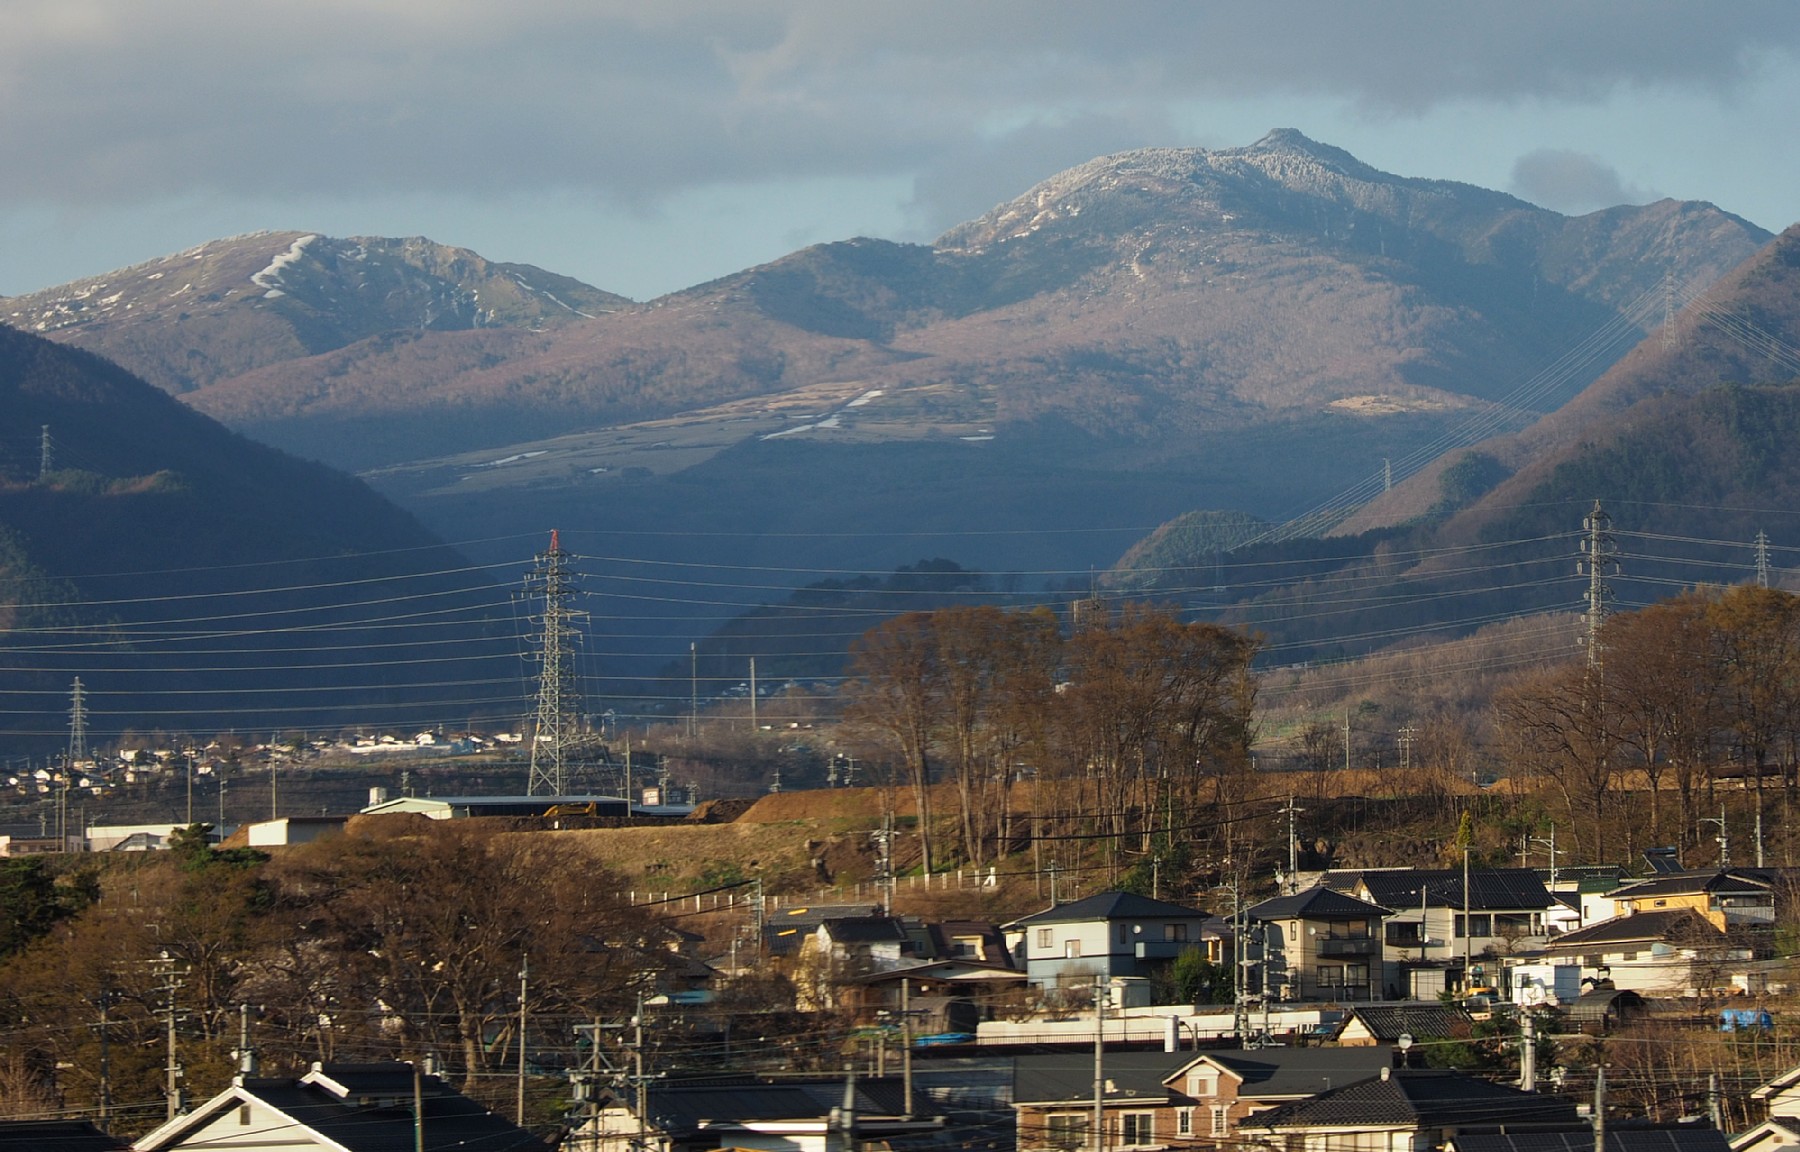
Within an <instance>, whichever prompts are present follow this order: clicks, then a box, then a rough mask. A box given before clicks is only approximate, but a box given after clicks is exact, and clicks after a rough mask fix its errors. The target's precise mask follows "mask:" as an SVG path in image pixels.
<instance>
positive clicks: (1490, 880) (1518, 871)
mask: <svg viewBox="0 0 1800 1152" xmlns="http://www.w3.org/2000/svg"><path fill="white" fill-rule="evenodd" d="M1465 876H1466V877H1467V879H1468V883H1467V887H1466V889H1465V886H1464V877H1465ZM1324 883H1325V884H1327V885H1328V886H1330V887H1332V888H1336V889H1338V890H1339V891H1342V892H1348V893H1349V894H1351V895H1353V896H1355V897H1356V898H1357V899H1359V900H1364V901H1367V902H1368V903H1371V904H1376V905H1380V906H1381V907H1383V908H1387V909H1391V910H1392V911H1391V914H1390V915H1389V916H1388V917H1387V919H1386V920H1385V921H1384V923H1383V926H1382V945H1383V953H1384V959H1383V964H1382V974H1381V977H1380V981H1381V987H1382V990H1383V992H1384V993H1385V998H1386V999H1389V1000H1431V999H1435V998H1436V997H1437V996H1438V994H1439V993H1442V992H1444V991H1457V990H1461V991H1473V990H1475V989H1479V988H1483V987H1488V988H1492V989H1494V990H1495V991H1496V992H1498V993H1500V994H1501V995H1502V996H1504V995H1505V991H1506V989H1507V988H1508V986H1509V983H1510V982H1509V981H1508V979H1507V973H1506V969H1507V968H1508V967H1509V966H1510V963H1511V957H1513V956H1515V955H1517V954H1518V953H1519V952H1521V951H1525V950H1529V949H1533V948H1538V947H1541V946H1542V945H1543V944H1544V943H1545V941H1546V940H1547V939H1548V928H1547V920H1548V919H1550V918H1551V917H1552V913H1553V910H1554V909H1557V908H1560V907H1561V905H1560V904H1559V902H1558V900H1557V898H1556V897H1555V896H1553V895H1551V894H1550V890H1549V889H1547V888H1545V887H1544V882H1543V881H1542V880H1540V879H1539V878H1538V875H1537V872H1536V871H1535V870H1533V869H1530V868H1473V869H1468V870H1466V871H1465V870H1464V869H1461V868H1364V869H1360V870H1355V871H1341V872H1327V873H1325V875H1324Z"/></svg>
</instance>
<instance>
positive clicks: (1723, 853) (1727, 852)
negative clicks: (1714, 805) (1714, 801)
mask: <svg viewBox="0 0 1800 1152" xmlns="http://www.w3.org/2000/svg"><path fill="white" fill-rule="evenodd" d="M1700 823H1702V824H1717V825H1718V826H1719V835H1718V837H1717V840H1718V842H1719V867H1721V868H1729V867H1731V833H1730V832H1729V831H1728V830H1727V829H1726V827H1725V805H1723V804H1721V805H1719V814H1718V816H1716V817H1714V816H1702V817H1700Z"/></svg>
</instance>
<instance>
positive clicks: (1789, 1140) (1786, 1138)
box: [1731, 1065, 1800, 1152]
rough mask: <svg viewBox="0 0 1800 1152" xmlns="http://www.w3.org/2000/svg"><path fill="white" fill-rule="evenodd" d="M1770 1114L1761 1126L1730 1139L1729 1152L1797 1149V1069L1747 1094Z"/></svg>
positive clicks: (1799, 1087)
mask: <svg viewBox="0 0 1800 1152" xmlns="http://www.w3.org/2000/svg"><path fill="white" fill-rule="evenodd" d="M1750 1098H1751V1099H1752V1100H1759V1101H1761V1102H1762V1103H1763V1105H1764V1106H1765V1107H1766V1108H1767V1109H1768V1110H1769V1111H1768V1116H1767V1118H1766V1119H1764V1120H1763V1122H1762V1123H1761V1124H1758V1125H1756V1126H1755V1127H1754V1128H1751V1129H1750V1130H1749V1131H1746V1132H1741V1133H1739V1134H1738V1135H1736V1136H1733V1137H1732V1138H1731V1150H1732V1152H1786V1150H1787V1149H1793V1148H1800V1065H1796V1066H1795V1067H1793V1068H1789V1069H1788V1070H1787V1071H1785V1072H1783V1073H1781V1074H1780V1075H1779V1076H1776V1077H1774V1078H1773V1079H1771V1080H1770V1081H1768V1082H1767V1083H1766V1084H1762V1085H1760V1086H1759V1087H1758V1088H1757V1089H1756V1090H1755V1091H1754V1092H1752V1093H1750Z"/></svg>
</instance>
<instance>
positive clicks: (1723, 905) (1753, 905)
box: [1607, 868, 1775, 932]
mask: <svg viewBox="0 0 1800 1152" xmlns="http://www.w3.org/2000/svg"><path fill="white" fill-rule="evenodd" d="M1774 889H1775V885H1774V882H1773V880H1772V879H1771V877H1770V876H1769V874H1768V873H1766V872H1763V871H1761V870H1759V869H1752V868H1712V869H1703V870H1698V871H1687V872H1670V873H1665V874H1663V875H1660V876H1652V877H1650V878H1649V879H1646V880H1639V881H1636V882H1634V883H1631V884H1626V885H1624V886H1623V887H1620V888H1617V889H1614V890H1613V891H1611V892H1609V893H1607V898H1608V899H1610V900H1611V901H1612V902H1613V904H1614V906H1615V907H1616V908H1617V909H1618V912H1619V914H1620V915H1629V914H1631V913H1634V912H1661V911H1666V910H1671V909H1676V908H1691V909H1693V910H1694V911H1695V912H1697V913H1699V914H1700V915H1702V916H1704V917H1705V918H1706V919H1707V920H1708V921H1710V922H1711V923H1712V925H1713V927H1715V928H1717V929H1719V931H1721V932H1731V931H1733V930H1735V929H1770V928H1773V927H1774V925H1775V890H1774Z"/></svg>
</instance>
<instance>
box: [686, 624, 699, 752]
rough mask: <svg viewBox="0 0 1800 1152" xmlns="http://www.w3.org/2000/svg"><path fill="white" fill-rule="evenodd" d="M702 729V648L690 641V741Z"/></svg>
mask: <svg viewBox="0 0 1800 1152" xmlns="http://www.w3.org/2000/svg"><path fill="white" fill-rule="evenodd" d="M699 729H700V647H699V645H697V644H695V643H694V642H693V641H692V640H689V641H688V733H687V734H688V739H689V740H692V739H693V738H694V735H695V734H696V733H697V732H698V731H699Z"/></svg>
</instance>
